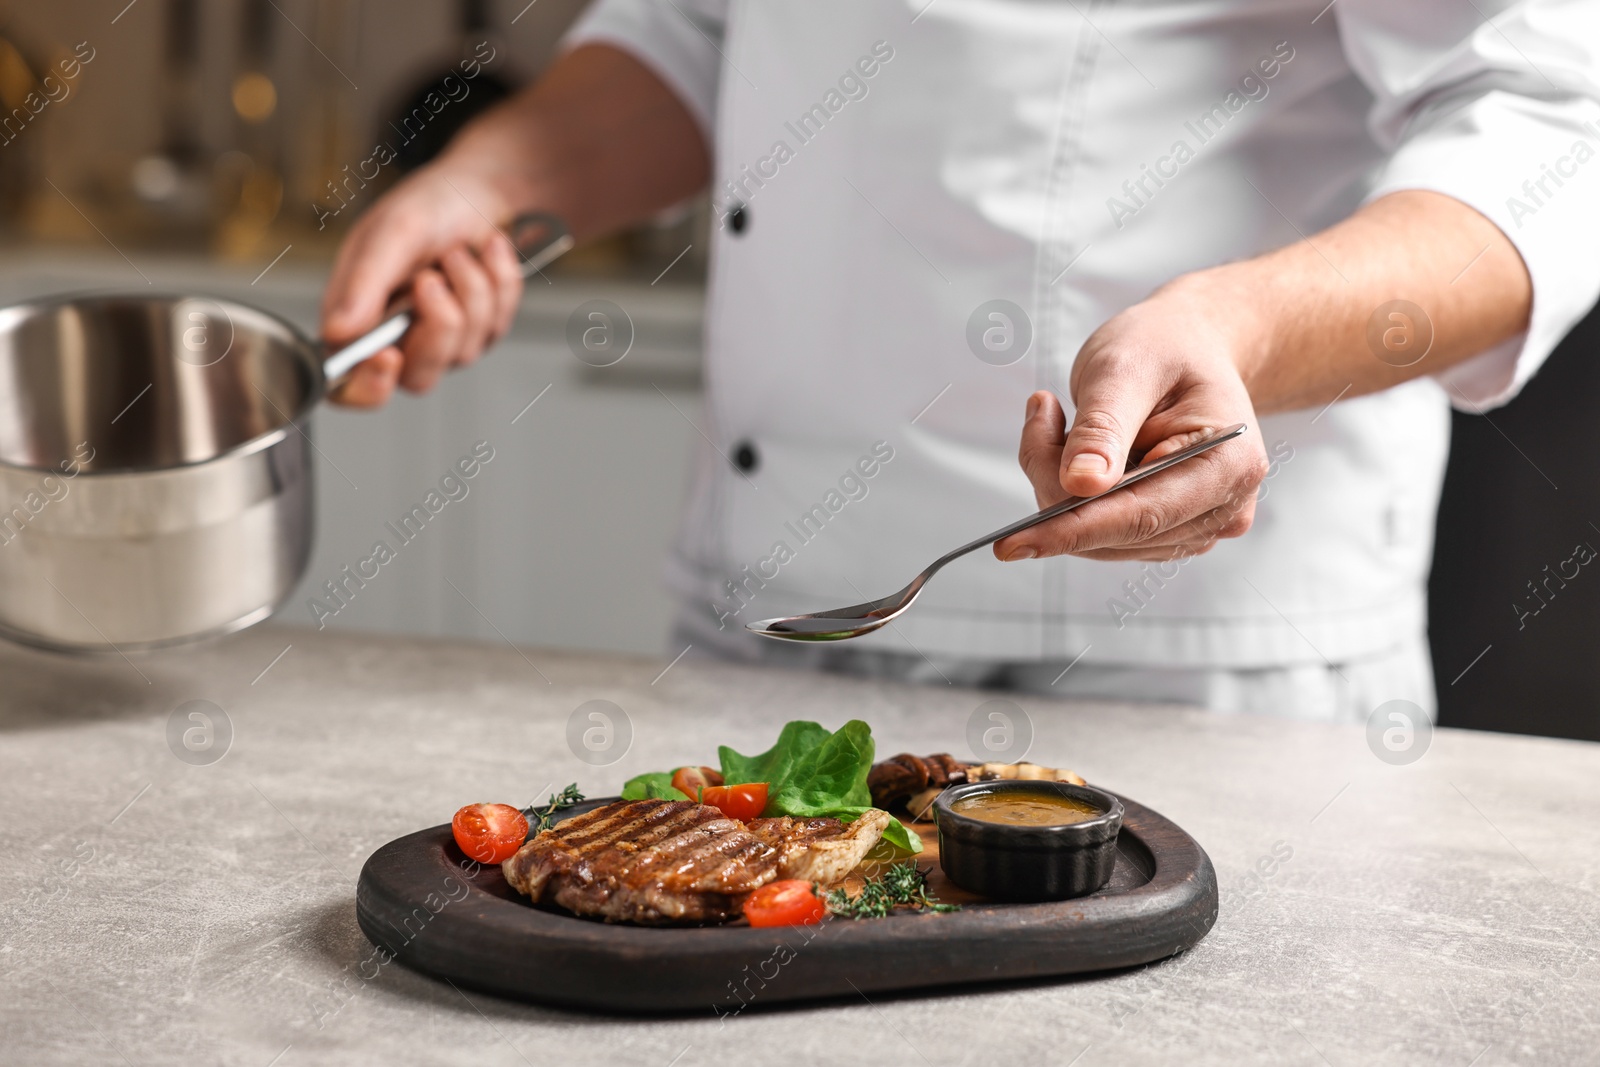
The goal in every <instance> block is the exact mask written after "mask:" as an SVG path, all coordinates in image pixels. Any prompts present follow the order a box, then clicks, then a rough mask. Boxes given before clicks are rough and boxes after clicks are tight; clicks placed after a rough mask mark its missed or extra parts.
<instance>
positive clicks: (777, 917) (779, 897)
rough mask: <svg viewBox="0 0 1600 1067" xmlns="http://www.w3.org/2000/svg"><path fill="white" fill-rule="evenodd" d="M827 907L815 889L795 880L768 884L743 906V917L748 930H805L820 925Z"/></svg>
mask: <svg viewBox="0 0 1600 1067" xmlns="http://www.w3.org/2000/svg"><path fill="white" fill-rule="evenodd" d="M827 914H828V905H827V904H825V903H823V900H822V898H821V897H819V896H817V887H816V886H814V885H812V884H811V883H810V882H807V881H804V880H803V879H799V878H790V879H787V880H785V881H782V882H768V883H767V884H766V885H764V886H762V887H761V888H760V889H757V890H756V891H755V892H754V893H751V894H750V895H749V896H748V897H747V898H745V902H744V917H745V918H746V919H749V920H750V925H751V926H809V925H810V924H812V923H818V922H821V921H822V918H823V916H825V915H827Z"/></svg>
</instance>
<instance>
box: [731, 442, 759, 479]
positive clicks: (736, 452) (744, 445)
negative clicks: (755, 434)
mask: <svg viewBox="0 0 1600 1067" xmlns="http://www.w3.org/2000/svg"><path fill="white" fill-rule="evenodd" d="M760 462H761V457H760V456H758V455H757V454H756V446H755V445H753V444H751V443H750V442H749V441H740V442H739V443H738V444H736V445H734V446H733V465H734V466H735V467H738V468H739V469H740V470H742V471H744V473H746V474H749V473H750V472H751V471H753V470H755V469H756V465H757V464H759V463H760Z"/></svg>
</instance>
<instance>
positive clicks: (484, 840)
mask: <svg viewBox="0 0 1600 1067" xmlns="http://www.w3.org/2000/svg"><path fill="white" fill-rule="evenodd" d="M450 829H451V830H452V831H454V833H455V835H456V844H457V845H460V846H461V851H462V852H465V853H466V854H467V855H468V856H471V857H472V858H473V859H475V860H477V861H478V862H479V863H504V862H505V861H506V860H508V859H510V858H511V857H512V856H515V855H516V854H517V849H519V848H521V847H522V843H523V842H524V841H526V840H527V839H528V820H527V818H526V817H525V816H524V815H523V814H522V812H520V811H518V810H517V809H516V808H513V807H512V806H511V805H510V804H468V805H467V806H466V807H464V808H462V809H461V810H460V811H458V812H456V817H455V818H454V819H451V820H450Z"/></svg>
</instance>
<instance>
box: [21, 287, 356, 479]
mask: <svg viewBox="0 0 1600 1067" xmlns="http://www.w3.org/2000/svg"><path fill="white" fill-rule="evenodd" d="M109 300H128V301H137V302H140V303H160V302H163V301H170V302H175V301H181V300H200V301H206V302H209V303H212V304H216V305H218V306H219V307H223V310H224V313H225V314H226V313H227V311H228V308H235V309H239V310H242V311H248V312H250V313H251V314H254V315H259V316H261V317H262V318H264V319H266V320H268V321H269V322H272V323H274V324H276V325H277V326H279V327H281V328H282V329H283V330H284V332H285V334H286V335H287V337H288V338H289V339H290V340H292V341H293V342H294V349H295V352H296V354H297V355H298V357H299V358H300V359H301V361H302V362H303V363H304V364H305V365H306V367H307V369H308V370H309V371H310V372H311V388H310V389H309V390H308V391H307V393H306V396H305V398H304V399H303V400H302V401H301V403H300V406H299V410H298V411H295V412H294V413H293V414H291V415H290V416H289V418H288V420H287V421H285V422H283V423H282V424H281V425H278V426H275V427H273V428H272V429H270V430H267V431H266V432H265V433H260V434H257V435H256V436H254V437H252V438H250V439H248V440H245V441H241V442H239V443H238V444H236V445H234V446H233V447H231V448H229V449H226V450H225V451H222V452H218V453H217V454H216V455H214V456H207V457H206V458H205V459H196V460H184V461H180V462H176V463H161V464H154V465H151V466H144V467H118V468H117V469H116V470H101V471H96V470H80V471H79V472H78V473H77V474H76V475H74V478H96V479H99V478H119V477H126V476H129V475H135V476H137V475H150V474H163V473H167V472H175V471H186V470H194V469H196V468H199V467H205V466H209V465H211V464H220V463H223V462H225V461H227V460H231V459H239V458H243V457H245V456H252V455H255V454H256V453H257V452H261V451H264V450H266V449H268V448H271V447H272V446H273V445H275V444H277V443H278V442H279V441H281V440H283V439H284V438H285V437H287V436H288V435H289V433H290V431H291V430H292V431H295V432H297V433H304V432H305V431H304V429H303V428H302V427H301V425H300V423H301V422H302V421H303V420H304V419H305V418H306V417H307V416H308V415H310V414H311V412H312V411H313V410H314V409H315V408H316V406H317V405H318V404H320V403H321V402H322V400H323V399H324V397H326V396H327V392H328V380H327V375H326V374H325V373H324V371H323V366H322V359H321V346H320V345H319V344H318V343H317V342H315V341H313V340H311V339H310V338H309V337H307V336H306V334H305V332H304V331H303V330H301V329H300V328H299V327H298V326H296V325H295V324H294V323H292V322H290V321H289V320H288V319H286V318H284V317H283V316H282V315H279V314H278V313H276V312H273V311H268V310H266V309H265V308H261V307H258V306H256V305H255V304H246V303H244V302H243V301H240V300H235V299H233V298H231V297H225V296H216V295H212V294H210V293H193V292H190V293H172V292H154V293H146V292H138V291H135V290H128V289H93V290H84V291H81V292H75V293H62V294H60V295H57V296H49V297H40V298H37V299H33V300H22V301H18V302H17V303H15V304H7V305H5V306H4V307H0V316H9V315H11V314H14V313H24V312H40V311H49V310H50V309H52V308H57V307H61V306H63V305H67V304H76V303H83V302H86V301H109ZM230 321H231V319H230ZM224 358H225V357H224ZM59 466H60V463H59V462H58V463H57V464H55V465H52V466H48V467H40V466H35V465H33V464H29V463H12V462H9V461H8V460H5V459H0V470H10V471H27V472H30V473H39V474H53V473H56V472H57V471H58V469H59Z"/></svg>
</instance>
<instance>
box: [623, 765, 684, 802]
mask: <svg viewBox="0 0 1600 1067" xmlns="http://www.w3.org/2000/svg"><path fill="white" fill-rule="evenodd" d="M672 774H673V772H672V771H652V772H650V773H649V774H641V775H639V776H638V777H636V778H629V779H628V780H627V782H626V783H624V784H623V786H622V799H623V800H688V799H690V798H689V797H686V796H684V795H683V793H682V792H681V791H680V790H678V789H674V788H673V786H672Z"/></svg>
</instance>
